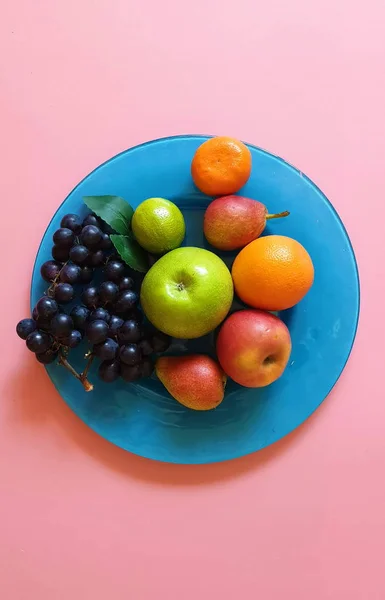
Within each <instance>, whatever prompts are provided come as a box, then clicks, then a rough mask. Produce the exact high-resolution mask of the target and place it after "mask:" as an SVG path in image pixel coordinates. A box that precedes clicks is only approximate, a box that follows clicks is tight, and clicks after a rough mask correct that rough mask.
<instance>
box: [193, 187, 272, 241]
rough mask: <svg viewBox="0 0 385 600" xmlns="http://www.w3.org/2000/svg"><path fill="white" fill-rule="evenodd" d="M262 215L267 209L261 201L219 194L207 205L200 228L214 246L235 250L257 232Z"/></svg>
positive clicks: (264, 221) (261, 225)
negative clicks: (220, 195)
mask: <svg viewBox="0 0 385 600" xmlns="http://www.w3.org/2000/svg"><path fill="white" fill-rule="evenodd" d="M266 215H267V209H266V206H265V205H264V204H262V202H258V201H257V200H252V199H251V198H245V197H243V196H234V195H232V196H223V197H222V198H217V199H216V200H213V201H212V202H210V204H209V205H208V207H207V209H206V212H205V216H204V222H203V231H204V234H205V237H206V239H207V241H208V242H209V243H210V244H211V245H212V246H213V247H214V248H217V249H218V250H224V251H230V250H236V249H238V248H243V247H244V246H246V245H247V244H249V243H250V242H252V241H253V240H255V239H257V238H258V237H259V236H260V235H261V233H262V232H263V230H264V229H265V225H266Z"/></svg>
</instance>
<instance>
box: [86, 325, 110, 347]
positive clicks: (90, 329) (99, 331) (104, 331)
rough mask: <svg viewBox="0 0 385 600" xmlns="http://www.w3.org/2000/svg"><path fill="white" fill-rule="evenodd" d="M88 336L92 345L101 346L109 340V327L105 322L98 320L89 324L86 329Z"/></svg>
mask: <svg viewBox="0 0 385 600" xmlns="http://www.w3.org/2000/svg"><path fill="white" fill-rule="evenodd" d="M86 336H87V338H88V340H89V341H90V342H91V344H100V343H101V342H104V340H106V339H107V336H108V325H107V323H106V322H105V321H102V320H98V321H92V322H91V323H88V325H87V328H86Z"/></svg>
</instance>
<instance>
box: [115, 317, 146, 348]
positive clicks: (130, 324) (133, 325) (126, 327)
mask: <svg viewBox="0 0 385 600" xmlns="http://www.w3.org/2000/svg"><path fill="white" fill-rule="evenodd" d="M141 337H142V330H141V328H140V326H139V323H137V321H134V320H133V319H128V320H127V321H124V323H123V325H122V326H121V328H120V329H119V331H118V339H119V342H120V343H121V344H126V343H127V342H139V340H140V338H141Z"/></svg>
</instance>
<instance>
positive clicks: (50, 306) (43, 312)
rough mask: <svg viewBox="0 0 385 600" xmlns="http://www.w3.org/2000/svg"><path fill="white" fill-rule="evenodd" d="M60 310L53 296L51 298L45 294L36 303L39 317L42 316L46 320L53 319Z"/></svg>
mask: <svg viewBox="0 0 385 600" xmlns="http://www.w3.org/2000/svg"><path fill="white" fill-rule="evenodd" d="M58 310H59V307H58V305H57V302H55V300H54V299H53V298H49V296H43V297H42V298H40V300H39V301H38V303H37V304H36V312H37V315H38V319H39V317H41V318H42V319H43V320H45V321H46V320H50V319H52V318H53V317H54V316H55V315H56V313H57V312H58Z"/></svg>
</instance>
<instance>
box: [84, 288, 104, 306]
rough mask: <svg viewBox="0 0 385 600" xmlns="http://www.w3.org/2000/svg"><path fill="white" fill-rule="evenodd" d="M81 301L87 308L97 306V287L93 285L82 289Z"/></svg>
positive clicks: (98, 301)
mask: <svg viewBox="0 0 385 600" xmlns="http://www.w3.org/2000/svg"><path fill="white" fill-rule="evenodd" d="M82 302H83V304H85V305H86V306H87V308H97V307H98V306H99V304H100V298H99V294H98V289H97V288H96V287H95V286H91V287H88V288H86V289H85V290H83V293H82Z"/></svg>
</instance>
